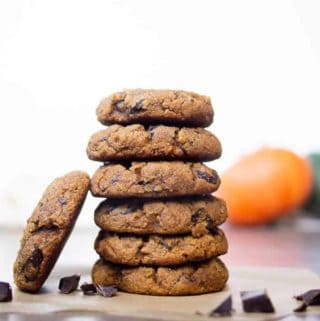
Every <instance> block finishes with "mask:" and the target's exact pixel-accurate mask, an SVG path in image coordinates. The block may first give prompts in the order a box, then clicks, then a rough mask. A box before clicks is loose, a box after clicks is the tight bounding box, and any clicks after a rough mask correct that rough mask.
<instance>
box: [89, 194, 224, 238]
mask: <svg viewBox="0 0 320 321" xmlns="http://www.w3.org/2000/svg"><path fill="white" fill-rule="evenodd" d="M94 218H95V222H96V224H97V225H98V226H99V227H100V228H101V229H102V230H105V231H110V232H117V233H135V234H163V235H171V234H186V233H191V234H192V235H193V236H194V237H199V236H202V235H204V234H207V233H208V231H209V230H210V229H211V228H212V227H214V226H218V225H221V224H222V223H224V222H225V220H226V218H227V208H226V204H225V202H224V201H223V200H222V199H219V198H216V197H213V196H209V195H208V196H203V197H189V198H183V199H173V200H171V199H169V200H137V199H135V200H110V199H107V200H105V201H103V202H102V203H101V204H100V205H99V206H98V207H97V209H96V211H95V216H94Z"/></svg>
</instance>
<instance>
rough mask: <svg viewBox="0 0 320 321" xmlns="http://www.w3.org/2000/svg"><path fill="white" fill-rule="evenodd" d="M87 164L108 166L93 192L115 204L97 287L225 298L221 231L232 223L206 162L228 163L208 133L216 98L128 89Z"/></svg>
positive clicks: (102, 212) (102, 214)
mask: <svg viewBox="0 0 320 321" xmlns="http://www.w3.org/2000/svg"><path fill="white" fill-rule="evenodd" d="M97 115H98V120H99V121H100V122H101V123H102V124H104V125H109V127H108V128H106V129H104V130H101V131H99V132H97V133H95V134H94V135H93V136H92V137H91V139H90V141H89V144H88V147H87V154H88V157H89V158H90V159H92V160H95V161H101V162H104V165H103V166H101V167H100V168H99V169H98V170H97V171H96V172H95V174H94V175H93V178H92V180H91V191H92V194H93V195H94V196H97V197H104V198H106V199H105V200H104V201H103V202H102V203H101V204H100V205H99V206H98V208H97V209H96V211H95V223H96V224H97V225H98V226H99V227H100V228H101V231H100V232H99V235H98V237H97V239H96V241H95V249H96V251H97V253H98V254H99V255H100V259H99V260H98V261H97V262H96V263H95V265H94V267H93V270H92V279H93V282H94V283H97V284H101V285H105V286H107V285H116V286H117V287H118V288H119V289H120V290H122V291H126V292H131V293H140V294H151V295H187V294H200V293H207V292H213V291H219V290H221V289H223V287H224V285H225V283H226V281H227V279H228V271H227V269H226V267H225V265H224V264H223V263H222V261H221V260H220V259H219V258H218V256H220V255H222V254H225V253H226V252H227V248H228V244H227V240H226V238H225V235H224V233H223V231H222V230H221V229H219V228H218V227H217V226H219V225H220V224H222V223H223V222H224V221H225V220H226V217H227V210H226V205H225V202H224V201H223V200H221V199H219V198H216V197H213V196H211V195H210V194H211V193H212V192H214V191H215V190H217V188H218V187H219V184H220V179H219V177H218V175H217V173H216V172H215V171H214V170H213V169H211V168H209V167H207V166H206V165H204V164H203V163H201V162H202V161H211V160H214V159H217V158H219V157H220V155H221V145H220V142H219V140H218V139H217V138H216V137H215V136H214V135H213V134H211V133H210V132H208V131H207V130H205V129H204V127H206V126H209V125H210V124H211V123H212V120H213V110H212V106H211V102H210V99H209V98H208V97H205V96H200V95H198V94H195V93H191V92H185V91H174V90H141V89H137V90H126V91H123V92H118V93H115V94H113V95H111V96H110V97H108V98H106V99H104V100H103V101H102V102H101V103H100V105H99V107H98V108H97Z"/></svg>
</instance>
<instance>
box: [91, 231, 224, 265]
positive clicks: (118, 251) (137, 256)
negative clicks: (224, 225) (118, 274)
mask: <svg viewBox="0 0 320 321" xmlns="http://www.w3.org/2000/svg"><path fill="white" fill-rule="evenodd" d="M95 250H96V251H97V253H98V254H99V255H100V256H101V257H103V258H104V259H105V260H107V261H111V262H113V263H118V264H126V265H132V266H137V265H158V266H168V265H176V264H184V263H187V262H196V261H202V260H206V259H210V258H212V257H216V256H219V255H222V254H225V253H227V250H228V243H227V239H226V237H225V235H224V233H223V231H222V230H221V229H218V228H215V229H214V230H212V231H211V232H210V233H208V234H205V235H203V236H201V237H199V238H195V237H193V236H191V235H184V236H181V235H180V236H162V235H161V236H160V235H148V236H137V235H123V234H122V235H121V234H115V233H108V232H105V231H100V233H99V235H98V237H97V239H96V241H95Z"/></svg>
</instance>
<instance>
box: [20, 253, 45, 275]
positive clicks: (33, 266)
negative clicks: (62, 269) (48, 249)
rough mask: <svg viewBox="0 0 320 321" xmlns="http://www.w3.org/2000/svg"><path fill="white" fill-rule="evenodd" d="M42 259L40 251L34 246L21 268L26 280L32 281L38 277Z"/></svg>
mask: <svg viewBox="0 0 320 321" xmlns="http://www.w3.org/2000/svg"><path fill="white" fill-rule="evenodd" d="M42 261H43V254H42V251H41V250H40V249H39V248H38V247H35V248H34V250H33V252H32V254H31V256H30V257H29V258H28V259H27V261H26V263H25V265H24V266H23V270H24V273H25V278H26V280H27V281H34V280H35V279H36V278H37V277H38V272H39V270H40V265H41V262H42Z"/></svg>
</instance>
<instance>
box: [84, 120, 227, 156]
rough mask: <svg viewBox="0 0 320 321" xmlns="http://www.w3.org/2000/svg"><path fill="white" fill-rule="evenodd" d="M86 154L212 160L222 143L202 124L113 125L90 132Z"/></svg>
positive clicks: (219, 153) (217, 153)
mask: <svg viewBox="0 0 320 321" xmlns="http://www.w3.org/2000/svg"><path fill="white" fill-rule="evenodd" d="M87 154H88V157H89V158H90V159H92V160H96V161H121V160H166V159H168V160H169V159H170V160H171V159H183V160H200V161H210V160H214V159H217V158H219V157H220V156H221V144H220V142H219V140H218V138H217V137H216V136H214V135H213V134H212V133H210V132H208V131H206V130H205V129H203V128H187V127H183V128H178V127H169V126H163V125H159V126H148V127H144V126H142V125H140V124H134V125H129V126H125V127H124V126H121V125H112V126H110V127H109V128H107V129H104V130H101V131H99V132H97V133H95V134H94V135H93V136H91V138H90V141H89V144H88V147H87Z"/></svg>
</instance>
